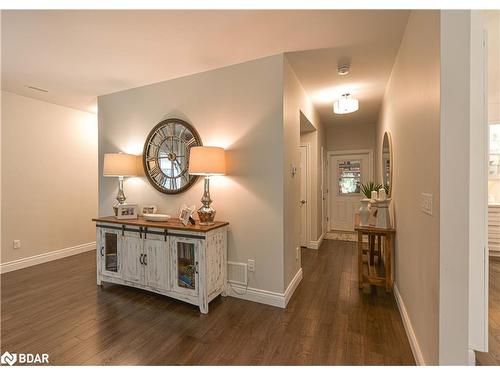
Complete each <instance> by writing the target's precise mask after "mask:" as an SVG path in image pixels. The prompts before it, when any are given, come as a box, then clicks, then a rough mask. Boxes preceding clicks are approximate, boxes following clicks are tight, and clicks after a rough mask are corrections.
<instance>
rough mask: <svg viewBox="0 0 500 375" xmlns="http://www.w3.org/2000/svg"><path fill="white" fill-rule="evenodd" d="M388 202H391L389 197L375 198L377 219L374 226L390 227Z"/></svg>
mask: <svg viewBox="0 0 500 375" xmlns="http://www.w3.org/2000/svg"><path fill="white" fill-rule="evenodd" d="M384 193H385V190H384ZM390 204H391V198H387V199H377V220H376V223H375V226H376V227H377V228H382V229H388V228H391V218H390V215H389V205H390Z"/></svg>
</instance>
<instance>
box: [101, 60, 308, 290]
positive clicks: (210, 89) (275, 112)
mask: <svg viewBox="0 0 500 375" xmlns="http://www.w3.org/2000/svg"><path fill="white" fill-rule="evenodd" d="M282 82H283V55H276V56H271V57H267V58H263V59H259V60H254V61H250V62H246V63H242V64H238V65H233V66H229V67H225V68H221V69H217V70H212V71H208V72H204V73H200V74H195V75H191V76H187V77H183V78H179V79H174V80H170V81H165V82H160V83H156V84H153V85H149V86H143V87H139V88H135V89H131V90H127V91H122V92H117V93H114V94H110V95H105V96H101V97H99V99H98V107H99V213H100V215H109V214H111V213H112V206H113V204H114V197H115V195H116V189H117V183H118V182H117V180H116V179H114V178H109V177H102V162H103V155H104V153H108V152H118V151H123V152H128V153H134V154H141V153H142V148H143V145H144V141H145V139H146V136H147V135H148V133H149V131H150V130H151V129H152V128H153V127H154V126H155V125H156V124H157V123H159V122H160V121H161V120H163V119H166V118H169V117H180V118H182V119H184V120H186V121H188V122H189V123H191V124H192V125H193V126H194V127H195V128H196V129H197V130H198V132H199V134H200V136H201V139H202V141H203V144H204V145H214V146H222V147H224V148H226V149H227V150H228V155H227V159H228V175H227V176H222V177H215V178H213V179H212V180H211V184H210V192H211V197H212V199H213V203H212V205H213V207H214V208H215V209H216V210H217V216H216V220H225V221H228V222H229V223H230V226H229V238H228V258H229V260H230V261H237V262H244V263H246V262H247V260H248V259H254V260H255V272H253V273H249V287H251V288H257V289H262V290H266V291H272V292H278V293H282V292H283V291H284V282H283V280H284V276H283V92H282ZM297 137H298V135H297ZM297 153H298V149H297ZM125 193H126V195H127V197H128V202H129V203H138V204H141V205H142V204H154V205H156V206H158V207H159V211H160V212H164V213H168V214H171V215H173V216H178V214H179V209H180V207H181V205H182V204H183V203H188V204H196V205H197V207H199V205H200V198H201V196H202V193H203V181H202V179H200V180H199V181H198V182H197V183H196V184H195V185H194V186H192V187H191V188H190V189H189V190H187V191H186V192H183V193H181V194H177V195H166V194H162V193H160V192H159V191H157V190H156V189H154V188H153V187H152V186H151V185H150V184H149V182H148V181H147V179H146V178H145V177H139V178H131V179H126V180H125Z"/></svg>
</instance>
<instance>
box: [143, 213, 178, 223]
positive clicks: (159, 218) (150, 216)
mask: <svg viewBox="0 0 500 375" xmlns="http://www.w3.org/2000/svg"><path fill="white" fill-rule="evenodd" d="M142 216H144V220H147V221H167V220H169V219H170V218H171V216H170V215H165V214H144V215H142Z"/></svg>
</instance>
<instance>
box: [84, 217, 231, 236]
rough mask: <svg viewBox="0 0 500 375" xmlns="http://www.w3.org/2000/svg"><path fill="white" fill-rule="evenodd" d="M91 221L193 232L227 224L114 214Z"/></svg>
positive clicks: (205, 230)
mask: <svg viewBox="0 0 500 375" xmlns="http://www.w3.org/2000/svg"><path fill="white" fill-rule="evenodd" d="M92 221H95V222H100V223H109V224H120V225H134V226H138V227H150V228H161V229H175V230H189V231H193V232H203V233H205V232H210V231H211V230H214V229H217V228H221V227H224V226H226V225H229V223H228V222H225V221H216V222H215V223H214V224H213V225H200V224H198V223H197V222H196V223H195V224H194V225H193V224H188V225H184V224H182V222H181V221H180V220H179V219H174V218H172V219H169V220H167V221H149V220H144V218H143V217H142V216H139V217H138V218H137V219H120V220H118V219H117V218H116V217H114V216H103V217H98V218H94V219H92Z"/></svg>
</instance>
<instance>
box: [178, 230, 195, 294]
mask: <svg viewBox="0 0 500 375" xmlns="http://www.w3.org/2000/svg"><path fill="white" fill-rule="evenodd" d="M198 242H199V241H198V240H194V239H188V238H182V237H173V238H172V242H171V249H172V265H173V267H172V288H173V289H174V290H175V291H177V292H179V293H182V294H189V295H193V296H195V295H197V294H198V272H197V271H198V270H197V266H198V253H197V252H198V248H199V243H198Z"/></svg>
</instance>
